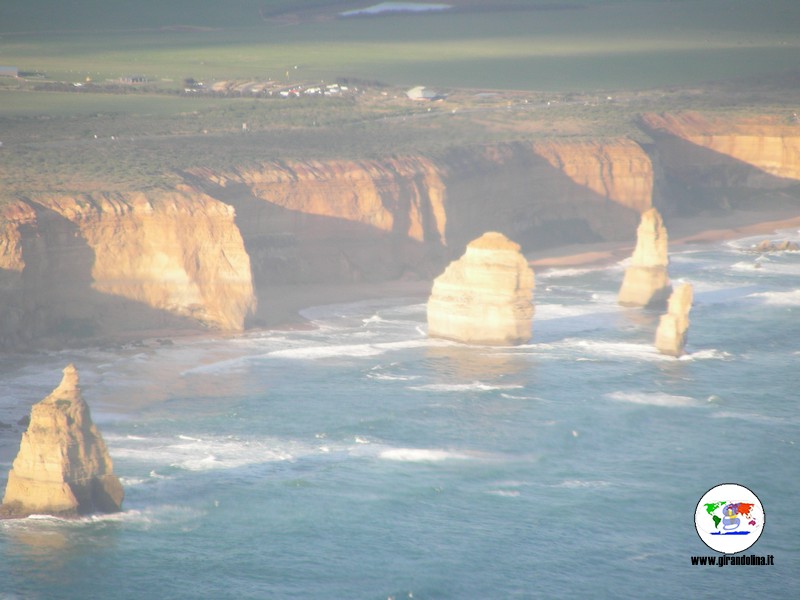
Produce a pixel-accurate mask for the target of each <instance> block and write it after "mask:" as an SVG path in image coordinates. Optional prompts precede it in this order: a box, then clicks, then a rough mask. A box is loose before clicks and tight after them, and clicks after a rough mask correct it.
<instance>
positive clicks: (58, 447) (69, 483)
mask: <svg viewBox="0 0 800 600" xmlns="http://www.w3.org/2000/svg"><path fill="white" fill-rule="evenodd" d="M123 495H124V494H123V490H122V485H121V484H120V482H119V479H117V477H116V476H115V475H114V473H113V472H112V463H111V458H110V457H109V455H108V450H107V449H106V445H105V442H104V441H103V438H102V436H101V435H100V432H99V431H98V430H97V428H96V427H95V425H94V423H92V417H91V415H90V413H89V407H88V406H87V404H86V402H85V401H84V400H83V397H82V396H81V393H80V388H79V387H78V371H77V369H75V367H74V366H73V365H68V366H67V367H66V368H65V369H64V378H63V379H62V380H61V383H60V384H59V385H58V387H57V388H56V389H55V390H53V392H52V393H51V394H50V395H49V396H47V398H45V399H44V400H42V401H41V402H38V403H37V404H34V406H33V408H32V409H31V420H30V424H29V425H28V430H27V431H26V432H25V433H23V434H22V441H21V443H20V447H19V453H18V454H17V457H16V459H15V460H14V464H13V465H12V468H11V471H10V472H9V474H8V484H7V485H6V492H5V496H4V497H3V505H2V506H0V516H25V515H29V514H34V513H37V514H53V515H61V516H75V515H78V514H86V513H92V512H116V511H119V510H120V507H121V505H122V498H123Z"/></svg>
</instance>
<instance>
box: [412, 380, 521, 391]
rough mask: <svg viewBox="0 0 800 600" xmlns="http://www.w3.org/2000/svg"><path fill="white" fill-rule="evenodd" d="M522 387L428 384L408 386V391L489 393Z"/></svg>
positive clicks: (484, 384)
mask: <svg viewBox="0 0 800 600" xmlns="http://www.w3.org/2000/svg"><path fill="white" fill-rule="evenodd" d="M522 387H523V386H521V385H512V384H509V385H491V384H488V383H483V382H481V381H473V382H472V383H429V384H426V385H417V386H410V387H409V388H408V389H410V390H414V391H416V392H491V391H494V390H518V389H520V388H522Z"/></svg>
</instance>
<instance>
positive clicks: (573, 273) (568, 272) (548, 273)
mask: <svg viewBox="0 0 800 600" xmlns="http://www.w3.org/2000/svg"><path fill="white" fill-rule="evenodd" d="M592 271H593V269H578V268H575V267H564V268H552V269H547V270H545V271H542V272H541V273H536V277H537V278H539V279H556V278H558V277H578V276H580V275H585V274H586V273H591V272H592Z"/></svg>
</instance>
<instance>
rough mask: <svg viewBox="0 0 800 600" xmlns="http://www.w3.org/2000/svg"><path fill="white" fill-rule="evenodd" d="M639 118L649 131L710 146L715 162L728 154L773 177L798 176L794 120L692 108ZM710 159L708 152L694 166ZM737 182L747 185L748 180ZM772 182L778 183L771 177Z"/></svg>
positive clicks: (798, 137)
mask: <svg viewBox="0 0 800 600" xmlns="http://www.w3.org/2000/svg"><path fill="white" fill-rule="evenodd" d="M643 121H644V123H645V125H646V126H647V127H648V128H649V129H651V130H652V131H656V132H661V133H665V134H669V135H672V136H674V137H676V138H680V139H682V140H685V141H688V142H691V143H692V144H694V145H695V146H698V147H700V148H705V149H707V150H712V151H713V152H715V153H717V154H718V155H720V157H719V159H718V162H719V163H723V162H724V161H723V160H722V157H730V158H732V159H735V160H736V161H740V162H741V163H744V164H747V165H751V166H753V167H755V168H756V169H758V170H760V171H762V172H763V173H766V174H769V175H773V176H775V177H780V178H786V179H791V180H800V127H798V125H797V124H796V123H787V122H786V121H785V120H784V121H781V120H778V119H777V118H775V117H753V118H749V119H740V120H738V121H735V122H732V121H730V120H727V119H723V118H721V117H709V116H705V115H701V114H698V113H694V112H684V113H676V114H661V115H655V114H648V115H645V116H644V117H643ZM670 158H672V159H677V158H678V157H677V156H671V157H670ZM685 160H691V157H688V156H687V157H685ZM710 160H711V155H708V154H706V159H705V160H704V161H703V163H704V164H698V165H696V166H697V167H699V168H703V167H705V168H706V169H707V168H708V167H709V162H710ZM751 178H752V179H751V180H750V183H756V182H761V183H765V182H766V181H767V179H766V178H763V177H761V178H759V177H757V175H756V174H755V173H752V174H751ZM720 183H723V182H720ZM737 183H738V184H744V185H747V184H748V180H744V181H739V182H737ZM773 185H781V184H780V183H779V182H775V181H774V180H773Z"/></svg>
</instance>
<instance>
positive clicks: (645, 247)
mask: <svg viewBox="0 0 800 600" xmlns="http://www.w3.org/2000/svg"><path fill="white" fill-rule="evenodd" d="M668 266H669V256H668V251H667V228H666V227H664V222H663V221H662V219H661V215H660V214H659V213H658V211H657V210H656V209H655V208H651V209H649V210H646V211H645V212H643V213H642V218H641V221H640V223H639V228H638V229H637V230H636V249H635V250H634V251H633V256H632V257H631V263H630V265H629V266H628V268H627V269H625V278H624V279H623V281H622V287H621V288H620V290H619V297H618V301H619V303H620V304H622V305H623V306H651V305H658V304H663V303H664V302H665V301H666V299H667V296H669V292H670V284H669V273H668V272H667V267H668Z"/></svg>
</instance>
